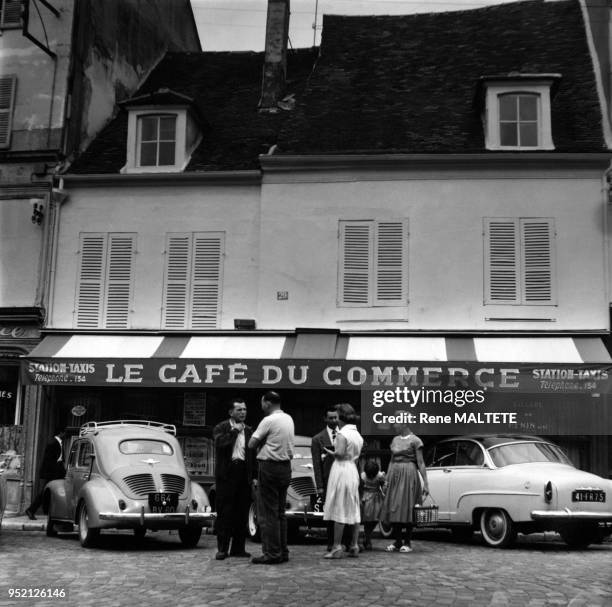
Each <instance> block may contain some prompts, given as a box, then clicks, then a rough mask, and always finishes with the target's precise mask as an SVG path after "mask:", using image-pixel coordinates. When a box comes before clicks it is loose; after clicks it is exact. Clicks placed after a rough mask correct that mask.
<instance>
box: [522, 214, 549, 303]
mask: <svg viewBox="0 0 612 607" xmlns="http://www.w3.org/2000/svg"><path fill="white" fill-rule="evenodd" d="M520 229H521V253H522V267H521V276H522V281H523V303H524V304H532V305H537V304H552V303H554V296H553V277H554V268H553V262H554V252H553V244H554V226H553V222H552V220H551V219H550V218H523V219H521V220H520Z"/></svg>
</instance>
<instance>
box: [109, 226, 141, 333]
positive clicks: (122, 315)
mask: <svg viewBox="0 0 612 607" xmlns="http://www.w3.org/2000/svg"><path fill="white" fill-rule="evenodd" d="M133 258H134V235H133V234H109V235H108V263H107V274H106V305H105V308H104V328H106V329H127V328H128V324H129V316H130V304H131V301H132V268H133Z"/></svg>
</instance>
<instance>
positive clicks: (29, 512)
mask: <svg viewBox="0 0 612 607" xmlns="http://www.w3.org/2000/svg"><path fill="white" fill-rule="evenodd" d="M25 513H26V516H27V517H28V518H29V519H30V520H31V521H35V520H36V517H35V516H34V513H33V512H32V511H31V510H30V509H29V508H28V509H27V510H26V511H25Z"/></svg>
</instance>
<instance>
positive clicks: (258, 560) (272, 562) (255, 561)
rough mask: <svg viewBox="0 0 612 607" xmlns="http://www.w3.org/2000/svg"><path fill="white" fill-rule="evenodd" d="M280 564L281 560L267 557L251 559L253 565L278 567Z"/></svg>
mask: <svg viewBox="0 0 612 607" xmlns="http://www.w3.org/2000/svg"><path fill="white" fill-rule="evenodd" d="M282 562H283V560H282V558H278V559H271V558H270V557H269V556H265V555H262V556H256V557H253V558H252V559H251V563H253V564H254V565H278V564H279V563H282Z"/></svg>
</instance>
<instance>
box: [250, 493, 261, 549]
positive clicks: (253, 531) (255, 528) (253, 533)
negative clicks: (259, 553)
mask: <svg viewBox="0 0 612 607" xmlns="http://www.w3.org/2000/svg"><path fill="white" fill-rule="evenodd" d="M247 533H248V536H249V538H251V540H253V541H254V542H259V541H260V540H261V533H260V529H259V523H258V522H257V508H256V506H255V502H251V505H250V506H249V517H248V519H247Z"/></svg>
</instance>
